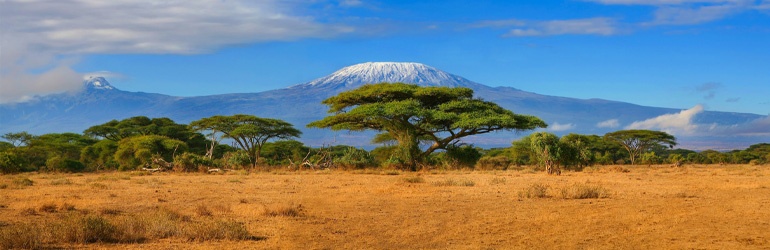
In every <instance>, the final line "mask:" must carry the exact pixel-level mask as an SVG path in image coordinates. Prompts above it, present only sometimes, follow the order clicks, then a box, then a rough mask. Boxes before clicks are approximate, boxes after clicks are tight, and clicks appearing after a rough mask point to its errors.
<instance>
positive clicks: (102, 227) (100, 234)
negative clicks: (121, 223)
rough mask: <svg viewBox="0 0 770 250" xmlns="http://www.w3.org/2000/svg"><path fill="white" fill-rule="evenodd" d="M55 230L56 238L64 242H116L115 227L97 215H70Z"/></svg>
mask: <svg viewBox="0 0 770 250" xmlns="http://www.w3.org/2000/svg"><path fill="white" fill-rule="evenodd" d="M55 228H56V229H55V231H54V232H53V233H54V234H55V235H56V236H57V237H56V238H58V239H61V240H62V241H63V242H67V243H79V244H85V243H94V242H114V241H115V234H116V233H117V230H116V227H115V225H113V224H112V223H110V222H109V221H108V220H107V219H105V218H104V217H101V216H95V215H86V216H77V215H70V217H68V218H67V219H65V220H64V221H63V222H61V223H60V224H59V225H57V226H56V227H55Z"/></svg>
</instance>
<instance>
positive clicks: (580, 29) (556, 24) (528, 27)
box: [505, 17, 620, 36]
mask: <svg viewBox="0 0 770 250" xmlns="http://www.w3.org/2000/svg"><path fill="white" fill-rule="evenodd" d="M520 26H523V27H522V28H516V29H512V30H510V31H509V32H508V33H506V34H505V36H554V35H604V36H608V35H614V34H617V33H619V32H620V31H619V29H618V27H617V24H616V22H615V20H613V19H611V18H604V17H597V18H587V19H572V20H553V21H542V22H529V23H527V24H525V25H520Z"/></svg>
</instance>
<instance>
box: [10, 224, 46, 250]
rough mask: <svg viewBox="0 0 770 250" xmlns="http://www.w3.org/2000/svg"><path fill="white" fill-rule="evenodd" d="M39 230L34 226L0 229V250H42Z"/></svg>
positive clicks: (25, 225) (13, 226)
mask: <svg viewBox="0 0 770 250" xmlns="http://www.w3.org/2000/svg"><path fill="white" fill-rule="evenodd" d="M40 230H41V228H40V227H39V226H37V225H35V224H22V225H12V226H5V227H0V249H43V238H42V237H41V234H40V233H39V232H40Z"/></svg>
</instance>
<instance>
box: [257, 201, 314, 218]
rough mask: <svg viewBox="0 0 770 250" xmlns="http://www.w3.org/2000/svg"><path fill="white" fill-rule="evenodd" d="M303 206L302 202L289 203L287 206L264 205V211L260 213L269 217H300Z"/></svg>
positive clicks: (302, 214) (302, 213) (303, 210)
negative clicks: (298, 203) (269, 206)
mask: <svg viewBox="0 0 770 250" xmlns="http://www.w3.org/2000/svg"><path fill="white" fill-rule="evenodd" d="M304 212H305V208H304V207H302V204H300V205H296V206H294V205H289V206H279V207H273V208H268V207H265V212H263V213H262V214H264V215H266V216H270V217H278V216H282V217H301V216H304Z"/></svg>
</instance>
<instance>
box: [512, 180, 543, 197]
mask: <svg viewBox="0 0 770 250" xmlns="http://www.w3.org/2000/svg"><path fill="white" fill-rule="evenodd" d="M547 197H548V185H545V184H540V183H534V184H532V185H529V187H527V188H525V189H524V190H521V191H519V198H547Z"/></svg>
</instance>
